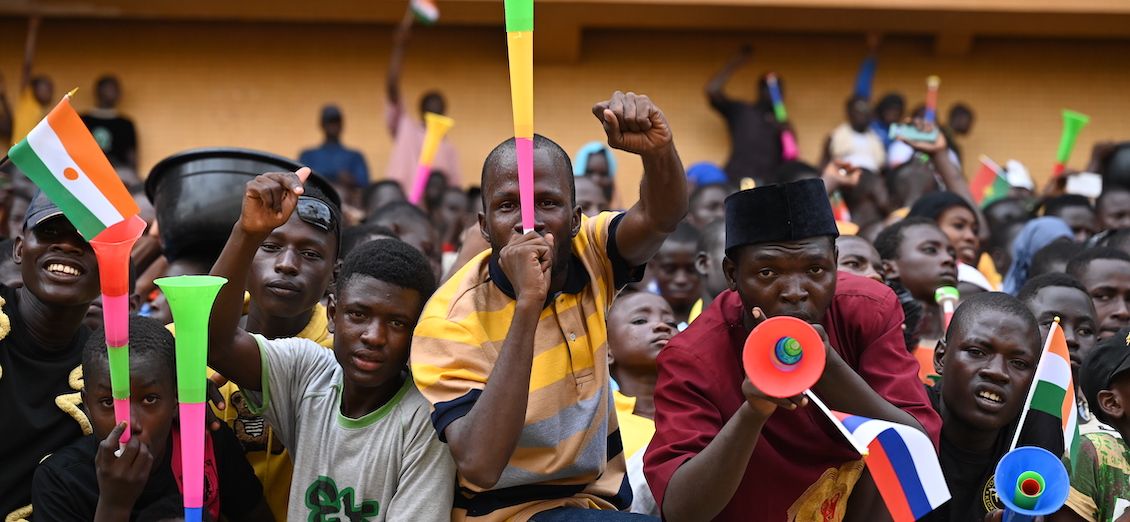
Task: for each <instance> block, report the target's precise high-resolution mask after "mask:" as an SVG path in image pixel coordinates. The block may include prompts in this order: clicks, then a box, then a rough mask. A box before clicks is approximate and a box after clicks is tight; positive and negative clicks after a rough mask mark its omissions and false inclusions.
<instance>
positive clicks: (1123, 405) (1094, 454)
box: [1050, 329, 1130, 522]
mask: <svg viewBox="0 0 1130 522" xmlns="http://www.w3.org/2000/svg"><path fill="white" fill-rule="evenodd" d="M1128 337H1130V329H1123V330H1121V331H1120V332H1118V334H1117V335H1115V336H1114V337H1110V338H1107V339H1106V340H1104V341H1102V342H1100V343H1099V344H1097V345H1096V346H1095V348H1094V349H1093V350H1092V351H1091V353H1090V354H1088V355H1087V357H1086V358H1085V359H1084V360H1083V366H1082V368H1081V369H1080V372H1079V374H1080V377H1081V379H1082V381H1083V394H1084V395H1085V396H1086V398H1087V403H1088V404H1089V405H1090V406H1091V411H1093V412H1094V414H1095V417H1097V418H1098V419H1099V420H1100V421H1102V422H1103V423H1105V424H1108V425H1110V426H1113V427H1114V428H1115V429H1116V430H1118V433H1119V435H1121V438H1120V437H1117V436H1115V435H1113V434H1110V433H1088V434H1085V435H1083V439H1082V441H1081V443H1080V446H1079V462H1075V463H1070V462H1068V463H1067V469H1068V472H1069V473H1070V474H1071V495H1070V496H1069V497H1068V498H1067V503H1066V504H1064V506H1063V508H1062V509H1060V510H1059V512H1057V513H1055V514H1054V515H1052V516H1051V517H1050V520H1052V521H1054V522H1061V521H1077V520H1088V521H1094V522H1100V521H1101V522H1107V521H1124V520H1130V510H1128V509H1127V508H1130V448H1128V447H1127V446H1126V442H1125V440H1124V439H1125V438H1126V436H1127V434H1130V342H1128V341H1127V339H1128Z"/></svg>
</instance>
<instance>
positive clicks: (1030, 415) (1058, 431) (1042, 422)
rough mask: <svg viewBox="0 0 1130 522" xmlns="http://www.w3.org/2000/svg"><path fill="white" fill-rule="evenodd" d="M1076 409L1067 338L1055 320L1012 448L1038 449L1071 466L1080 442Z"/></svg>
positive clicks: (1073, 463) (1037, 367)
mask: <svg viewBox="0 0 1130 522" xmlns="http://www.w3.org/2000/svg"><path fill="white" fill-rule="evenodd" d="M1077 407H1078V405H1077V402H1076V399H1075V383H1073V382H1072V379H1071V356H1070V354H1069V352H1068V351H1067V338H1066V337H1064V335H1063V329H1062V328H1061V327H1060V326H1059V321H1058V318H1057V320H1056V321H1055V322H1053V323H1052V325H1051V328H1050V329H1049V330H1048V339H1047V342H1046V343H1045V344H1044V352H1043V355H1041V356H1040V362H1039V364H1037V365H1036V374H1035V376H1034V377H1033V379H1032V388H1031V389H1029V391H1028V401H1027V402H1026V403H1025V407H1024V411H1023V412H1022V413H1021V415H1020V421H1019V423H1018V426H1019V428H1018V429H1017V431H1016V435H1015V437H1014V438H1013V442H1012V448H1017V447H1021V446H1038V447H1041V448H1044V449H1046V450H1048V451H1050V452H1052V454H1055V455H1059V456H1065V457H1068V458H1069V459H1070V462H1071V464H1072V465H1073V466H1074V465H1075V463H1076V462H1078V459H1077V458H1076V457H1077V455H1078V452H1079V441H1080V437H1079V411H1078V409H1077Z"/></svg>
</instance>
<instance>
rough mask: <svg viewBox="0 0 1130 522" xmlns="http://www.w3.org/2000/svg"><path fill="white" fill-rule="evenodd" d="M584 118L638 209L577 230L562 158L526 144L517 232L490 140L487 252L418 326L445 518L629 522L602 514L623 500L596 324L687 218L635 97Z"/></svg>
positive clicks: (515, 199) (512, 178) (672, 162)
mask: <svg viewBox="0 0 1130 522" xmlns="http://www.w3.org/2000/svg"><path fill="white" fill-rule="evenodd" d="M593 114H594V115H595V116H596V117H597V119H598V120H600V122H601V123H602V125H603V126H604V130H605V133H606V134H607V135H608V144H609V145H611V146H612V147H614V148H617V149H620V150H623V151H626V152H629V153H633V154H638V155H639V156H640V157H641V159H642V160H643V166H644V177H643V183H642V184H641V186H640V199H639V202H638V203H637V204H636V205H635V206H633V207H632V208H631V209H630V210H628V211H627V212H622V213H612V212H604V213H601V214H599V215H597V216H596V217H593V218H588V217H583V216H582V214H581V209H580V207H579V206H577V204H576V201H575V197H574V190H573V176H572V168H571V165H570V162H569V157H568V155H567V154H566V153H565V152H564V151H563V150H561V147H559V146H558V145H557V144H556V143H554V142H553V141H551V140H549V139H548V138H545V137H543V136H535V139H534V179H535V181H534V200H535V205H536V210H535V214H536V219H535V221H536V227H535V231H534V232H531V233H527V234H523V233H522V223H521V217H520V214H521V212H520V207H519V196H518V192H519V191H518V175H517V167H516V160H515V146H514V141H513V140H508V141H506V142H504V143H502V144H501V145H499V146H498V147H497V148H495V149H494V151H492V152H491V154H490V155H489V156H488V157H487V160H486V163H485V165H484V166H483V175H482V187H483V207H484V210H483V213H481V214H479V224H480V228H481V231H482V234H483V237H484V238H485V239H486V240H487V241H488V242H489V243H490V245H491V250H489V251H487V252H483V253H482V254H480V255H478V256H476V257H475V258H474V259H472V260H471V261H470V262H468V263H467V265H465V266H464V267H463V268H462V269H461V270H460V271H459V272H458V273H456V274H455V275H454V276H452V277H451V279H450V280H448V282H447V283H446V284H444V286H443V287H442V288H440V289H439V290H438V291H437V292H436V294H435V295H434V296H433V298H432V299H431V301H429V302H428V305H427V306H426V307H425V309H424V313H423V315H422V317H421V319H420V322H419V324H418V325H417V327H416V332H415V339H414V341H413V344H412V359H411V362H412V373H413V377H414V379H415V381H416V386H417V387H418V388H419V389H420V391H421V392H422V393H423V394H424V396H425V397H427V399H428V400H429V401H430V402H431V403H432V407H433V410H432V423H433V424H434V425H435V428H436V432H437V433H438V434H439V436H440V439H441V440H443V441H445V442H447V443H448V445H449V446H450V448H451V453H452V456H453V457H454V458H455V463H456V466H457V468H458V472H459V488H458V492H457V493H456V497H455V502H454V507H455V511H454V513H453V516H452V518H453V519H454V520H476V521H478V520H484V521H485V520H507V519H515V520H537V521H552V520H618V519H625V520H626V519H630V518H632V517H637V515H632V514H629V513H621V512H617V511H615V510H617V509H625V508H627V507H628V506H629V505H630V504H631V488H630V487H629V485H628V484H627V483H626V481H625V478H624V477H625V474H624V467H625V466H624V455H623V449H622V444H621V440H620V434H619V431H618V425H617V423H616V412H615V409H614V408H613V407H612V398H611V394H610V392H609V386H608V382H609V377H608V365H607V363H606V361H607V357H608V353H607V352H608V344H607V342H606V337H607V335H606V329H605V316H606V313H607V311H608V309H609V307H610V305H611V303H612V300H613V299H614V298H615V296H616V293H617V291H618V290H619V288H620V287H622V286H623V285H625V284H627V283H628V282H631V281H634V280H638V278H639V276H640V275H641V271H642V265H643V264H644V263H646V262H647V260H648V259H649V258H651V256H652V255H653V254H654V253H655V252H656V250H658V249H659V246H660V245H661V244H662V243H663V239H664V238H665V237H666V236H667V234H669V233H670V232H671V231H673V230H674V229H675V227H676V225H677V224H678V223H679V221H680V220H682V218H683V216H684V215H685V214H686V208H687V189H686V176H685V175H684V173H683V167H682V162H681V161H680V160H679V156H678V153H677V152H676V151H675V146H674V142H673V141H672V135H671V130H670V127H669V126H668V124H667V119H666V118H665V117H664V116H663V113H662V111H660V110H659V108H658V107H656V106H655V105H654V104H652V103H651V101H650V100H649V99H648V98H647V97H646V96H639V95H635V94H633V93H627V94H624V93H620V92H616V93H615V94H613V96H612V98H611V99H610V100H607V101H604V102H601V103H598V104H596V106H594V107H593ZM601 510H603V511H601Z"/></svg>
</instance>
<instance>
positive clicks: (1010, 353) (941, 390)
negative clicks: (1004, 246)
mask: <svg viewBox="0 0 1130 522" xmlns="http://www.w3.org/2000/svg"><path fill="white" fill-rule="evenodd" d="M1040 348H1041V344H1040V330H1039V328H1038V327H1037V325H1036V320H1035V318H1034V317H1032V313H1031V312H1029V311H1028V308H1026V307H1025V306H1024V304H1023V303H1021V302H1020V301H1018V300H1017V299H1016V298H1014V297H1012V296H1010V295H1008V294H1004V293H1000V292H989V293H984V294H977V295H974V296H973V297H970V298H969V299H967V300H965V301H964V302H963V303H962V304H961V306H958V307H957V311H956V312H954V314H953V320H952V321H951V322H950V327H949V330H948V331H947V332H946V338H945V341H944V342H943V343H940V344H939V345H938V349H937V350H936V351H935V352H934V366H935V368H936V369H937V371H938V373H940V374H941V375H942V382H941V384H940V385H939V386H938V387H935V388H930V389H929V393H930V400H931V403H932V404H933V405H934V407H935V408H937V410H938V412H939V413H940V414H941V416H942V439H941V447H940V449H941V451H940V452H939V460H940V461H941V464H942V474H943V475H945V478H946V484H947V485H948V486H949V490H950V494H951V495H952V498H950V500H949V502H946V503H945V504H942V506H941V507H939V508H938V509H936V510H934V511H933V512H931V513H930V514H929V515H928V516H927V517H926V519H925V520H928V521H931V522H968V521H970V520H983V519H984V518H985V515H986V514H987V513H991V512H994V511H996V510H997V509H1001V508H1002V507H1003V506H1002V504H1001V503H1000V500H998V498H997V495H996V489H995V485H994V480H993V474H994V471H995V470H996V466H997V462H998V461H1000V458H1001V457H1002V456H1003V455H1004V454H1005V453H1007V452H1008V450H1009V445H1010V443H1011V441H1012V434H1013V431H1014V430H1015V427H1016V422H1017V421H1018V420H1019V417H1020V410H1021V408H1022V407H1023V406H1024V400H1025V398H1026V397H1027V395H1028V387H1029V386H1031V384H1032V376H1033V375H1034V374H1035V369H1036V362H1037V361H1038V360H1039V358H1040Z"/></svg>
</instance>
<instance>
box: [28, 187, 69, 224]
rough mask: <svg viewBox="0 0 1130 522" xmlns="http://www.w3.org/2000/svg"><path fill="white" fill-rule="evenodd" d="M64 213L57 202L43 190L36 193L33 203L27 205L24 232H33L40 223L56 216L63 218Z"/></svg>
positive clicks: (32, 199)
mask: <svg viewBox="0 0 1130 522" xmlns="http://www.w3.org/2000/svg"><path fill="white" fill-rule="evenodd" d="M62 215H63V211H62V210H61V209H59V206H58V205H56V204H55V202H53V201H51V200H50V199H49V198H48V197H47V194H44V193H43V191H42V190H37V191H35V196H32V198H31V203H28V205H27V215H26V216H24V230H31V229H33V228H35V227H37V226H39V224H40V223H43V222H44V221H47V220H48V219H51V218H53V217H55V216H62Z"/></svg>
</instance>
